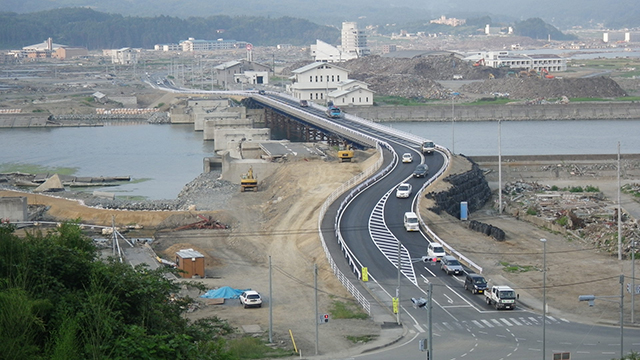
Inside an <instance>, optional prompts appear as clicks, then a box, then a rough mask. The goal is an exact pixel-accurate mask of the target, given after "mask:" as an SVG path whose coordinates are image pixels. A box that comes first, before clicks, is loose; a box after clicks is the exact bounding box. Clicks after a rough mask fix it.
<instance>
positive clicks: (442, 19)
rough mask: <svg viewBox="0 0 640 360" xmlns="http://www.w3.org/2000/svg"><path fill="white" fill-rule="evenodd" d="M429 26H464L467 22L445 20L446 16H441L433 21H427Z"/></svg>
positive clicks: (454, 19) (462, 20) (452, 19)
mask: <svg viewBox="0 0 640 360" xmlns="http://www.w3.org/2000/svg"><path fill="white" fill-rule="evenodd" d="M429 22H430V23H431V24H442V25H449V26H460V25H464V24H466V22H467V20H465V19H456V18H447V17H446V16H444V15H442V16H440V18H439V19H435V20H430V21H429Z"/></svg>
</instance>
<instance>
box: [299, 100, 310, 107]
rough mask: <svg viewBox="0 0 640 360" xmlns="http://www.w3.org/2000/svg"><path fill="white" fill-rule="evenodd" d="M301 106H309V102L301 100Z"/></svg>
mask: <svg viewBox="0 0 640 360" xmlns="http://www.w3.org/2000/svg"><path fill="white" fill-rule="evenodd" d="M300 107H309V102H308V101H307V100H300Z"/></svg>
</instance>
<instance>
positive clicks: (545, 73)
mask: <svg viewBox="0 0 640 360" xmlns="http://www.w3.org/2000/svg"><path fill="white" fill-rule="evenodd" d="M540 72H541V73H543V74H544V77H545V78H547V79H553V78H555V76H553V75H551V74H549V71H548V70H547V69H545V68H542V69H540Z"/></svg>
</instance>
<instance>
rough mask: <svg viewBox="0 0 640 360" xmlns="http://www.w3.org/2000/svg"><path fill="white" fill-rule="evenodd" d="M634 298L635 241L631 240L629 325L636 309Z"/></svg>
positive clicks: (633, 320)
mask: <svg viewBox="0 0 640 360" xmlns="http://www.w3.org/2000/svg"><path fill="white" fill-rule="evenodd" d="M635 298H636V241H635V239H634V240H631V323H632V324H633V323H635V318H634V313H633V312H634V310H635V307H636V304H635V302H634V301H633V300H634V299H635Z"/></svg>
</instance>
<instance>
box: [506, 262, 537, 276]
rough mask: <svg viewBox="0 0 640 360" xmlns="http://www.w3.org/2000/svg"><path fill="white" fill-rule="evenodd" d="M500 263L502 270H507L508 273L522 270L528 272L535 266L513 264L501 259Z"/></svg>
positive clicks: (521, 271)
mask: <svg viewBox="0 0 640 360" xmlns="http://www.w3.org/2000/svg"><path fill="white" fill-rule="evenodd" d="M500 265H502V270H504V271H506V272H508V273H511V274H513V273H523V272H529V271H531V270H535V269H536V268H535V267H533V266H531V265H527V266H520V265H515V264H509V263H508V262H505V261H501V262H500Z"/></svg>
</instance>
